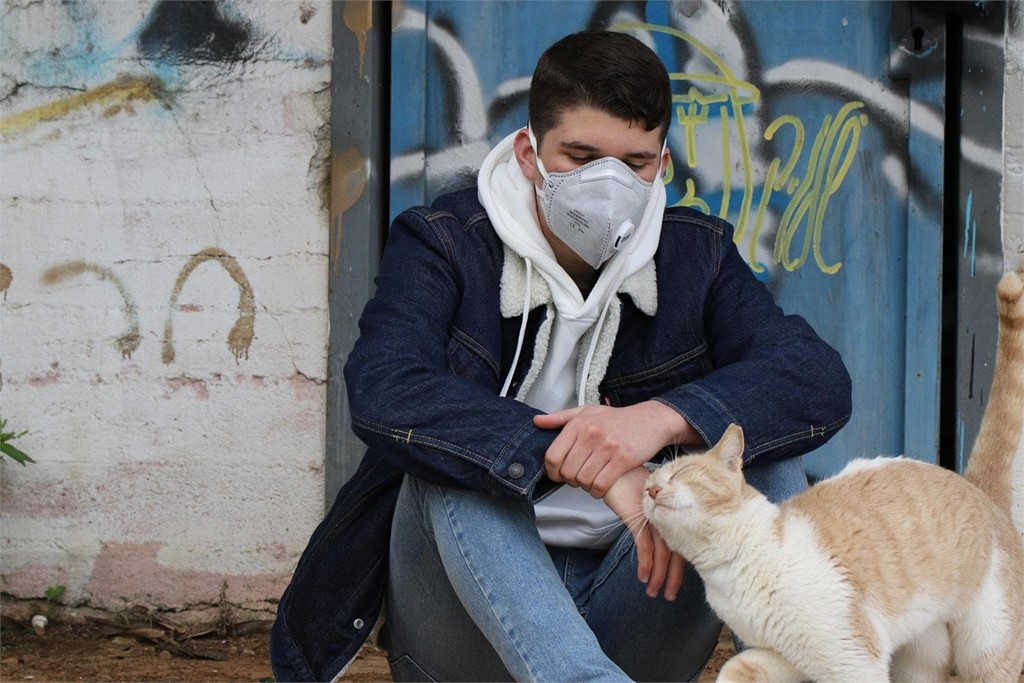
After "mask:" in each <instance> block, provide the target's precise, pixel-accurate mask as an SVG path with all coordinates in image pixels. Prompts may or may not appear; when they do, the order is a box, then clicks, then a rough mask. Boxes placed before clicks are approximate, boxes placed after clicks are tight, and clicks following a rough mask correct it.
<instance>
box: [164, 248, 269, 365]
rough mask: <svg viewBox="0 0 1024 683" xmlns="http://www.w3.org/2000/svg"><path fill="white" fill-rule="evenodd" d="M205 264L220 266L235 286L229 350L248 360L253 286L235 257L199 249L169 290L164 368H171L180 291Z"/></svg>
mask: <svg viewBox="0 0 1024 683" xmlns="http://www.w3.org/2000/svg"><path fill="white" fill-rule="evenodd" d="M206 261H216V262H217V263H219V264H220V265H221V266H222V267H223V268H224V270H225V271H227V273H228V275H230V276H231V279H232V280H234V281H235V283H236V284H237V285H238V292H239V295H238V319H237V320H235V324H234V325H233V326H232V328H231V331H230V332H228V349H229V350H230V351H231V353H232V354H234V356H235V361H236V362H237V361H238V359H239V358H241V357H242V356H245V357H246V358H248V357H249V346H250V345H251V344H252V339H253V336H254V335H255V329H254V325H255V321H256V300H255V296H254V295H253V291H252V286H251V285H250V284H249V278H247V277H246V275H245V272H244V271H243V270H242V266H240V265H239V263H238V261H237V260H236V259H235V257H233V256H231V255H230V254H228V253H227V252H226V251H224V250H222V249H218V248H216V247H211V248H209V249H204V250H202V251H201V252H199V253H198V254H196V255H195V256H193V257H192V258H191V259H189V262H188V263H186V264H185V267H184V268H182V269H181V272H180V273H179V274H178V279H177V280H176V281H175V283H174V289H173V290H172V291H171V302H170V305H169V306H168V312H167V322H166V323H165V324H164V348H163V354H162V358H163V362H164V364H165V365H170V364H171V363H172V362H174V355H175V351H174V311H175V309H176V308H177V305H178V297H179V296H180V295H181V288H182V287H183V286H184V285H185V281H186V280H188V277H189V276H190V275H191V274H192V271H193V270H195V269H196V268H197V267H198V266H200V265H201V264H203V263H205V262H206Z"/></svg>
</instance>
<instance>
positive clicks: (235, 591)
mask: <svg viewBox="0 0 1024 683" xmlns="http://www.w3.org/2000/svg"><path fill="white" fill-rule="evenodd" d="M165 548H167V544H166V543H117V542H108V543H104V544H102V545H101V547H100V551H99V554H98V555H97V556H96V560H95V562H94V563H93V569H92V574H91V576H90V577H89V581H88V583H87V584H86V586H85V591H86V593H88V594H91V595H93V596H108V597H113V596H118V597H120V598H121V599H123V600H127V601H141V602H143V603H146V604H149V605H151V606H154V607H163V606H180V605H189V604H193V605H194V604H196V603H197V602H200V601H204V599H205V601H206V602H209V603H210V604H216V603H217V602H218V601H219V596H220V595H221V594H222V593H221V589H222V586H223V584H224V582H227V589H226V590H225V591H224V593H223V595H224V597H225V598H227V599H228V600H229V601H231V602H242V601H246V600H261V599H264V598H265V597H266V596H267V595H280V594H281V592H282V591H283V590H284V588H285V586H286V585H287V582H288V579H289V578H290V576H291V574H290V572H278V573H274V574H263V575H258V576H245V575H224V574H220V573H216V572H208V571H200V570H194V569H177V568H174V567H169V566H167V565H165V564H163V563H161V562H160V561H159V554H160V553H161V551H163V550H164V549H165Z"/></svg>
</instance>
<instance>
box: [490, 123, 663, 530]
mask: <svg viewBox="0 0 1024 683" xmlns="http://www.w3.org/2000/svg"><path fill="white" fill-rule="evenodd" d="M515 136H516V133H513V134H511V135H509V136H508V137H506V138H505V139H504V140H502V141H501V142H500V143H498V145H497V146H496V147H495V148H494V149H493V150H491V152H490V154H488V155H487V158H486V159H484V162H483V165H482V166H481V168H480V173H479V175H478V178H477V181H478V193H479V197H480V202H481V204H483V206H484V208H485V209H486V210H487V215H488V216H489V217H490V219H491V223H492V224H493V225H494V229H495V232H497V233H498V236H499V237H500V238H501V241H502V242H503V243H504V244H505V261H504V265H503V269H502V276H501V309H502V310H501V314H502V317H505V318H511V317H515V316H517V315H522V316H523V325H522V326H521V327H520V333H519V341H518V344H517V348H516V353H515V361H514V362H513V364H512V368H513V371H514V369H515V366H516V364H517V363H518V360H519V355H520V351H521V347H522V345H523V343H524V338H525V332H526V325H525V323H526V315H525V314H526V312H527V311H529V310H531V309H533V308H535V307H536V306H540V305H544V306H547V308H548V316H547V320H546V321H545V323H544V325H543V326H542V327H541V329H540V331H539V332H538V334H537V339H536V342H535V343H536V348H535V349H534V355H533V363H532V365H531V367H530V369H529V371H528V372H527V375H526V378H525V380H524V381H523V384H522V386H520V387H519V390H518V393H517V395H516V398H517V399H518V400H520V401H523V402H524V403H526V404H527V405H530V406H533V407H534V408H537V409H539V410H543V411H545V412H549V413H550V412H554V411H556V410H561V409H563V408H571V407H576V406H581V405H584V404H586V403H596V402H598V400H599V397H598V395H597V387H598V384H599V383H600V381H601V379H602V378H603V377H604V373H605V370H606V369H607V366H608V359H609V357H610V356H611V350H612V346H613V345H614V342H615V335H616V333H617V332H618V326H619V306H620V303H619V300H618V297H617V296H616V293H617V292H620V291H621V292H624V293H626V294H629V295H630V296H631V297H632V298H633V300H634V302H635V303H636V305H637V307H638V308H639V309H640V310H641V311H643V312H644V313H646V314H647V315H654V313H655V312H656V310H657V287H656V283H655V271H654V261H653V260H652V259H653V256H654V252H655V251H656V250H657V248H658V240H659V239H660V237H661V221H662V216H663V213H664V210H665V187H664V185H663V184H662V183H661V182H660V178H659V180H658V181H657V182H655V183H654V190H653V191H652V193H651V199H650V200H649V201H648V204H647V208H646V210H645V211H644V216H643V219H642V220H641V222H640V225H639V226H637V228H636V230H635V232H634V234H633V235H632V237H631V238H630V239H629V240H628V241H627V242H626V243H625V245H624V247H623V250H622V251H620V252H618V253H617V254H615V255H614V256H612V258H610V259H609V260H608V261H607V262H606V263H605V265H604V267H603V268H602V270H601V273H600V275H599V276H598V279H597V282H596V283H594V287H593V289H592V290H591V291H590V294H589V295H588V296H587V298H586V299H585V300H584V299H583V297H582V295H581V294H580V290H579V288H578V287H577V286H576V283H575V282H573V280H572V278H571V277H569V274H568V273H566V272H565V270H564V269H563V268H562V267H561V266H560V265H559V264H558V262H557V261H556V260H555V255H554V252H553V251H552V249H551V246H550V245H549V244H548V241H547V240H546V239H545V238H544V235H543V233H542V232H541V229H540V223H539V220H538V218H537V204H536V193H535V189H534V186H533V183H531V182H530V181H529V180H527V179H526V177H525V176H524V175H523V173H522V170H521V169H520V168H519V164H518V162H517V161H516V159H515V155H514V153H513V141H514V139H515ZM534 269H536V271H537V272H538V273H539V274H540V276H541V277H540V279H539V280H538V279H536V278H534V277H533V270H534ZM510 380H511V372H510V375H509V378H508V380H507V381H506V382H505V387H504V388H503V390H502V395H505V394H506V393H507V392H508V388H509V382H510ZM536 514H537V528H538V531H539V532H540V536H541V539H542V540H543V541H544V543H545V544H547V545H555V546H567V547H587V548H606V547H608V546H609V545H611V543H612V542H613V541H614V540H615V538H617V537H618V535H619V534H620V533H621V529H622V521H621V520H620V519H619V517H618V515H616V514H615V513H614V512H612V511H611V509H610V508H608V507H607V506H606V505H605V504H604V501H601V500H596V499H594V498H592V497H591V496H590V494H588V493H587V492H586V491H584V490H582V489H578V488H573V487H570V486H563V487H561V488H560V489H558V490H557V491H555V492H554V493H552V494H551V495H549V496H547V497H546V498H544V499H543V500H542V501H539V502H538V503H537V504H536Z"/></svg>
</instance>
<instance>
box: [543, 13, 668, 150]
mask: <svg viewBox="0 0 1024 683" xmlns="http://www.w3.org/2000/svg"><path fill="white" fill-rule="evenodd" d="M580 106H587V107H592V108H594V109H597V110H599V111H602V112H605V113H606V114H610V115H611V116H615V117H617V118H620V119H624V120H627V121H631V122H632V121H637V122H639V123H641V124H642V125H643V126H644V129H645V130H654V129H655V128H660V129H661V135H662V138H664V136H665V134H666V133H667V131H668V126H669V122H670V121H671V119H672V88H671V84H670V82H669V77H668V71H667V70H666V69H665V65H664V64H663V63H662V61H661V59H660V58H659V57H658V55H657V54H655V52H654V51H653V50H651V49H650V48H649V47H647V46H646V45H644V44H643V43H642V42H640V41H639V40H637V39H636V38H634V37H633V36H630V35H627V34H625V33H616V32H614V31H581V32H579V33H573V34H570V35H568V36H565V37H564V38H562V39H561V40H559V41H558V42H556V43H555V44H553V45H552V46H551V47H549V48H548V49H547V50H545V51H544V54H542V55H541V56H540V59H539V60H538V61H537V67H536V69H534V71H533V81H532V82H531V84H530V102H529V116H530V126H531V127H532V128H533V133H534V135H535V136H536V137H537V144H540V141H541V140H543V138H544V135H545V133H547V132H548V131H549V130H551V129H552V128H554V127H555V126H557V125H558V123H559V121H560V119H561V116H562V114H563V113H564V112H565V111H566V110H568V109H572V108H575V107H580Z"/></svg>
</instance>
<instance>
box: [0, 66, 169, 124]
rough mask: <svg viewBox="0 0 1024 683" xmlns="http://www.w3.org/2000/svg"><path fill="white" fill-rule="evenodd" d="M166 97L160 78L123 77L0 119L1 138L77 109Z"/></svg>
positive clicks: (61, 116)
mask: <svg viewBox="0 0 1024 683" xmlns="http://www.w3.org/2000/svg"><path fill="white" fill-rule="evenodd" d="M166 97H167V91H166V90H165V89H164V85H163V82H161V81H160V79H158V78H154V77H150V76H144V77H122V78H119V79H117V80H116V81H112V82H110V83H104V84H103V85H100V86H97V87H95V88H93V89H92V90H87V91H86V92H83V93H79V94H77V95H72V96H70V97H65V98H63V99H60V100H56V101H54V102H47V103H46V104H42V105H40V106H38V107H33V108H31V109H26V110H25V111H23V112H19V113H17V114H12V115H10V116H7V117H5V118H3V119H0V135H7V134H8V133H13V132H16V131H20V130H25V129H27V128H31V127H32V126H35V125H36V124H38V123H42V122H44V121H56V120H57V119H62V118H64V117H65V116H67V115H68V114H70V113H71V112H73V111H75V110H77V109H83V108H85V107H88V106H91V105H94V104H124V103H128V102H132V101H136V100H140V101H144V102H148V101H150V100H153V99H160V100H163V99H166Z"/></svg>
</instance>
